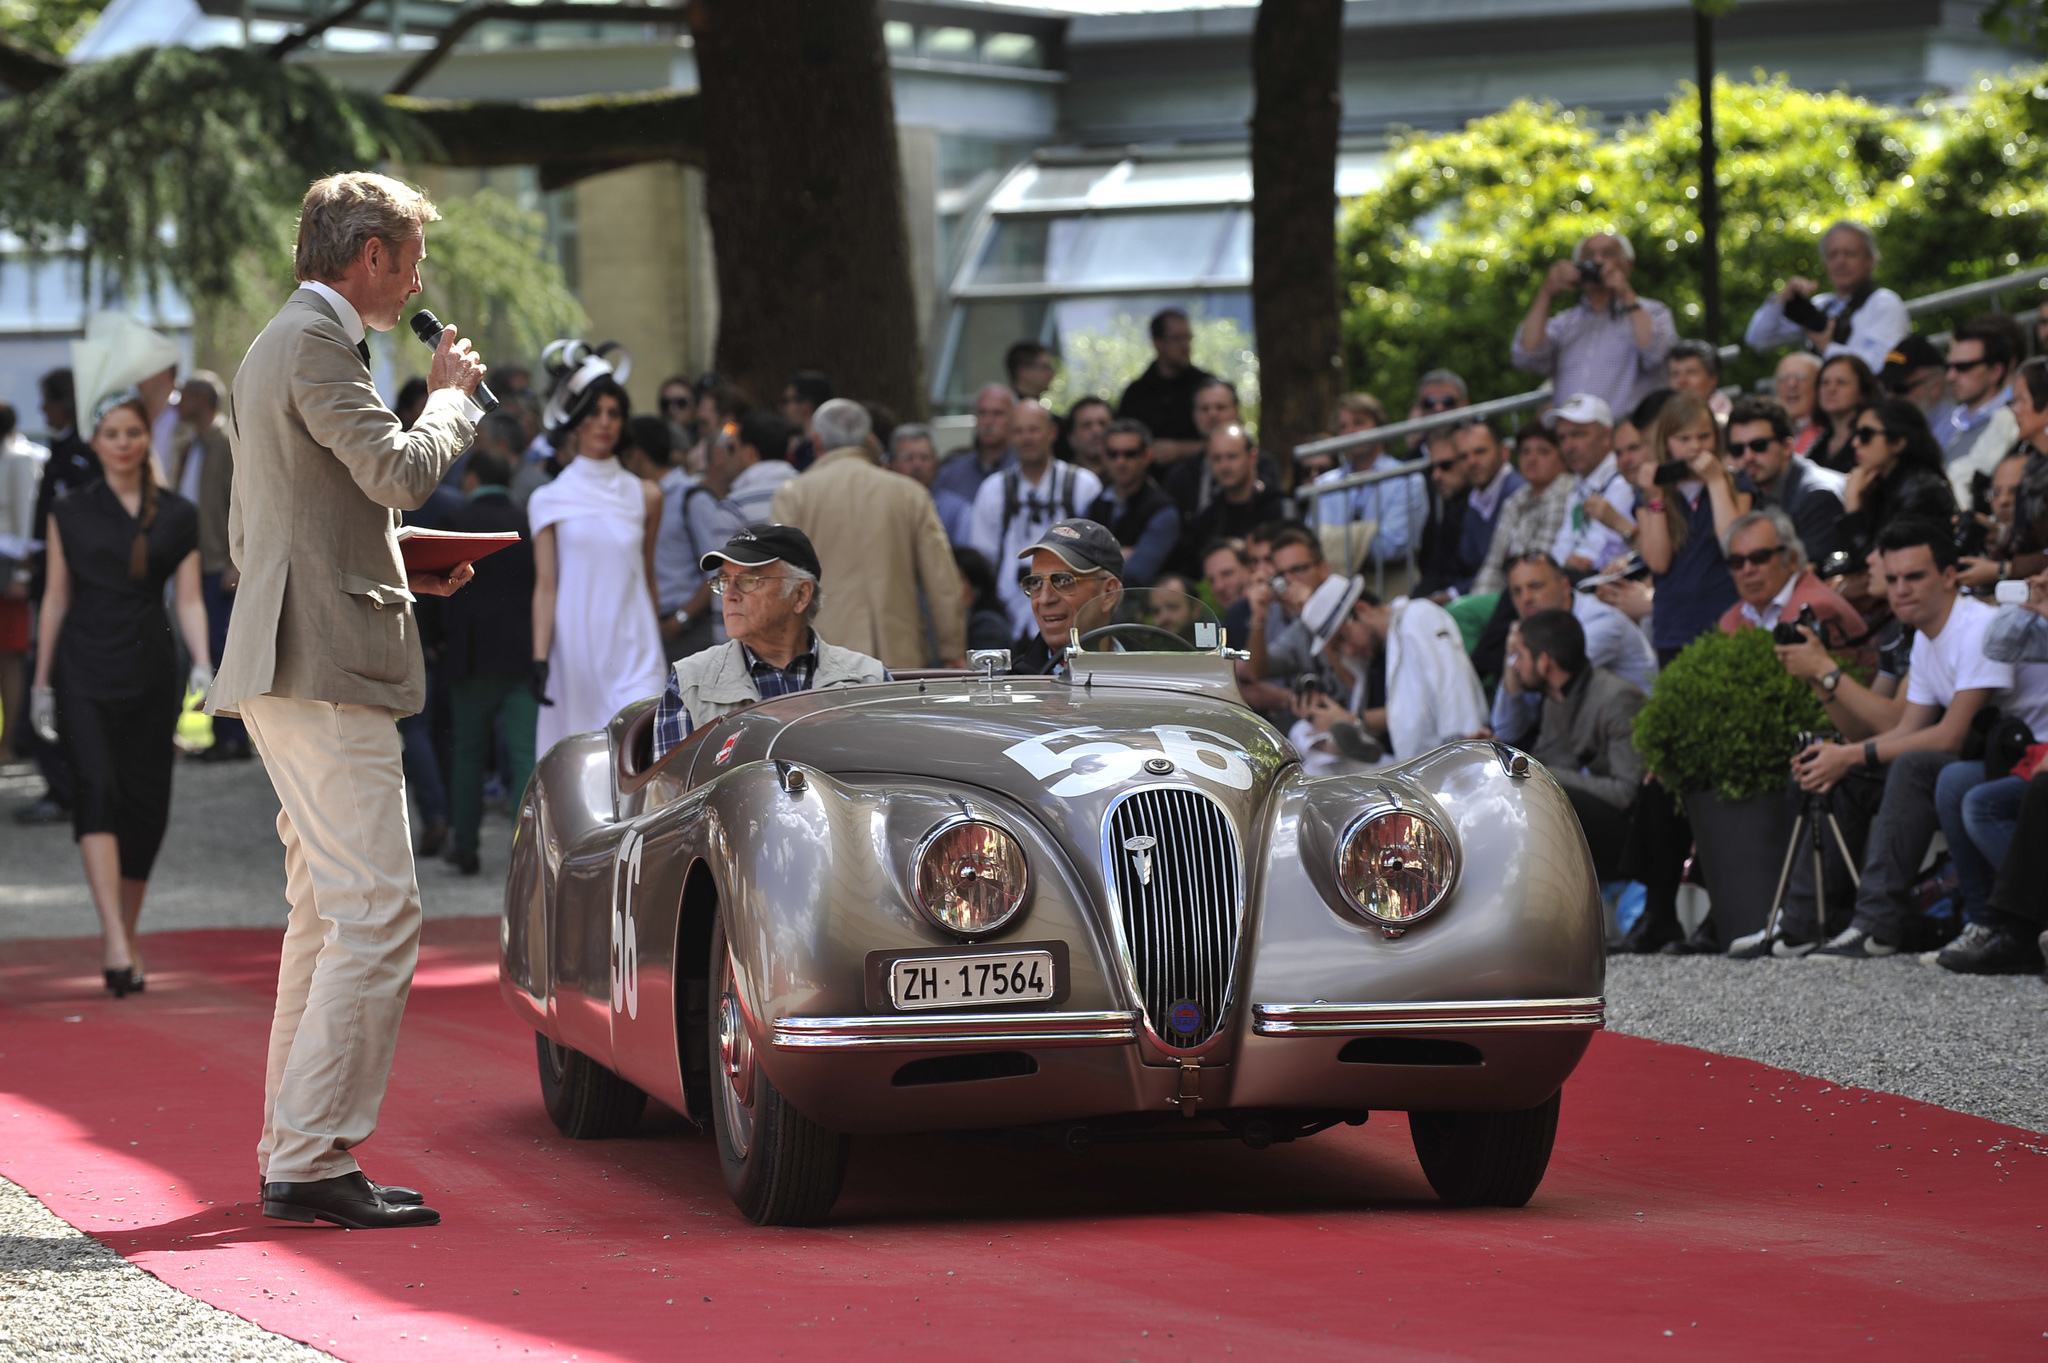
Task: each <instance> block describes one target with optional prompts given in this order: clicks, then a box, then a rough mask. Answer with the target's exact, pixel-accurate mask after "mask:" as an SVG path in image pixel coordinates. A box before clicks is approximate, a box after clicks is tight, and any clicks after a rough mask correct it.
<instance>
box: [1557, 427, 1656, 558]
mask: <svg viewBox="0 0 2048 1363" xmlns="http://www.w3.org/2000/svg"><path fill="white" fill-rule="evenodd" d="M1588 497H1605V498H1606V499H1607V503H1608V505H1610V506H1612V507H1613V508H1614V509H1615V510H1616V511H1619V512H1620V513H1621V514H1622V515H1624V516H1626V515H1628V514H1629V513H1630V512H1631V511H1633V510H1635V505H1636V493H1635V489H1634V488H1632V487H1630V486H1629V482H1628V479H1626V478H1624V477H1622V476H1621V468H1620V466H1619V465H1618V464H1617V463H1616V462H1615V458H1614V452H1613V451H1612V450H1609V451H1608V453H1607V457H1606V458H1604V459H1602V460H1601V461H1600V462H1599V463H1598V464H1596V465H1595V466H1594V468H1593V471H1592V472H1591V473H1588V474H1583V475H1580V474H1574V475H1573V477H1572V495H1571V497H1570V499H1569V500H1568V501H1566V503H1565V513H1564V525H1563V526H1562V527H1560V528H1559V530H1558V532H1557V538H1556V539H1555V540H1553V541H1551V545H1550V556H1551V557H1552V558H1554V559H1556V560H1557V561H1558V562H1559V563H1563V562H1564V561H1565V560H1567V559H1570V558H1573V557H1577V558H1583V559H1585V560H1586V561H1587V562H1588V563H1590V564H1592V565H1593V566H1594V568H1596V569H1598V568H1604V567H1606V566H1607V565H1608V564H1609V563H1612V562H1613V561H1614V560H1615V559H1617V558H1620V557H1621V556H1622V555H1623V554H1625V553H1627V552H1628V541H1627V540H1625V539H1623V538H1622V537H1621V536H1620V535H1619V534H1617V533H1615V531H1614V530H1612V529H1611V528H1609V527H1608V526H1605V525H1602V524H1601V523H1600V522H1599V521H1596V520H1594V519H1593V518H1592V517H1591V516H1588V515H1587V514H1586V510H1585V507H1586V499H1587V498H1588Z"/></svg>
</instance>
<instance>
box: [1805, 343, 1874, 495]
mask: <svg viewBox="0 0 2048 1363" xmlns="http://www.w3.org/2000/svg"><path fill="white" fill-rule="evenodd" d="M1882 401H1884V389H1883V388H1882V387H1881V386H1880V385H1879V384H1878V381H1877V375H1875V374H1873V373H1871V372H1870V366H1869V365H1867V364H1865V363H1863V361H1862V359H1861V358H1860V357H1858V356H1855V355H1850V354H1847V353H1844V354H1840V355H1830V356H1829V357H1828V358H1827V361H1826V362H1825V363H1824V364H1822V365H1821V367H1820V376H1819V378H1818V380H1817V381H1816V383H1815V385H1814V400H1813V424H1814V425H1815V426H1816V427H1817V428H1819V431H1820V434H1819V435H1817V436H1815V437H1814V441H1813V444H1812V445H1810V446H1809V447H1808V448H1807V451H1806V457H1807V458H1809V459H1811V460H1812V461H1813V462H1814V463H1816V464H1819V465H1820V466H1821V467H1822V468H1824V469H1832V470H1834V471H1835V472H1836V473H1847V472H1849V470H1851V469H1853V468H1855V467H1856V439H1855V433H1856V414H1857V413H1859V412H1861V411H1862V410H1863V409H1864V408H1866V407H1875V406H1876V405H1877V404H1878V403H1880V402H1882Z"/></svg>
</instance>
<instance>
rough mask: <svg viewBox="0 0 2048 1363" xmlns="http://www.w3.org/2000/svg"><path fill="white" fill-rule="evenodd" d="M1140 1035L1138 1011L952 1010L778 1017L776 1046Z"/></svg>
mask: <svg viewBox="0 0 2048 1363" xmlns="http://www.w3.org/2000/svg"><path fill="white" fill-rule="evenodd" d="M1137 1039H1138V1015H1137V1014H1136V1013H1132V1012H1103V1013H953V1014H950V1015H944V1014H942V1015H920V1016H913V1017H851V1018H779V1019H777V1020H776V1023H775V1029H774V1032H773V1034H772V1041H771V1044H772V1045H773V1046H774V1047H775V1048H776V1049H777V1050H784V1051H807V1050H864V1051H909V1050H929V1049H931V1048H933V1047H976V1046H1030V1047H1033V1048H1038V1047H1045V1046H1125V1045H1131V1044H1134V1043H1135V1042H1136V1041H1137Z"/></svg>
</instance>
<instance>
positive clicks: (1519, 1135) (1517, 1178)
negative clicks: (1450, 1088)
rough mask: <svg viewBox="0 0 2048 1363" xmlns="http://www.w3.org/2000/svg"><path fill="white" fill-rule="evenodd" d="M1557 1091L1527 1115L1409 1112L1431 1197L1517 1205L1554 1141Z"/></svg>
mask: <svg viewBox="0 0 2048 1363" xmlns="http://www.w3.org/2000/svg"><path fill="white" fill-rule="evenodd" d="M1563 1096H1564V1093H1563V1090H1559V1091H1558V1092H1556V1093H1553V1094H1551V1095H1550V1100H1549V1101H1548V1102H1545V1103H1543V1104H1541V1105H1539V1106H1537V1107H1532V1108H1530V1109H1529V1110H1528V1111H1527V1112H1411V1113H1409V1114H1408V1135H1409V1137H1410V1139H1412V1140H1413V1141H1414V1142H1415V1157H1416V1158H1417V1159H1419V1160H1421V1161H1422V1172H1423V1173H1424V1174H1425V1175H1426V1176H1427V1177H1428V1178H1429V1186H1430V1187H1432V1188H1434V1189H1436V1195H1437V1196H1438V1197H1440V1198H1442V1199H1443V1200H1444V1201H1445V1202H1447V1203H1449V1204H1450V1205H1451V1206H1453V1207H1521V1206H1526V1205H1527V1204H1528V1201H1529V1199H1530V1198H1532V1197H1534V1196H1535V1195H1536V1185H1537V1184H1539V1183H1541V1182H1543V1171H1544V1170H1545V1169H1547V1168H1549V1167H1550V1147H1551V1146H1552V1145H1553V1144H1554V1143H1555V1142H1556V1140H1557V1110H1558V1105H1559V1100H1560V1099H1561V1098H1562V1097H1563Z"/></svg>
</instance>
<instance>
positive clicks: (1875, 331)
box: [1742, 289, 1913, 374]
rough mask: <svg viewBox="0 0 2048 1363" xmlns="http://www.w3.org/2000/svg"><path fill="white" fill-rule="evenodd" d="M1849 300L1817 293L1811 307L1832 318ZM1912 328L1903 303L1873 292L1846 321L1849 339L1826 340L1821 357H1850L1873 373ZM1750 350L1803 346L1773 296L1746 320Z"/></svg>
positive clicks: (1798, 330) (1895, 297)
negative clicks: (1826, 343) (1847, 322)
mask: <svg viewBox="0 0 2048 1363" xmlns="http://www.w3.org/2000/svg"><path fill="white" fill-rule="evenodd" d="M1848 303H1849V300H1848V299H1846V298H1844V297H1842V295H1840V294H1838V293H1817V294H1815V295H1814V296H1813V305H1814V307H1816V308H1818V309H1819V310H1820V312H1821V314H1822V315H1823V316H1826V317H1834V316H1836V315H1838V314H1839V313H1840V312H1841V311H1842V309H1843V308H1844V307H1846V306H1848ZM1912 329H1913V319H1912V318H1911V317H1908V316H1907V315H1906V304H1905V300H1904V299H1902V298H1900V297H1899V296H1898V295H1897V294H1895V293H1893V292H1892V291H1891V290H1890V289H1873V290H1872V291H1871V294H1870V297H1868V298H1866V299H1864V300H1863V306H1862V307H1860V308H1858V309H1856V315H1855V316H1854V317H1852V318H1850V319H1849V339H1848V340H1846V341H1830V342H1829V343H1828V348H1827V349H1826V350H1825V351H1823V352H1822V354H1823V356H1826V357H1833V356H1836V355H1854V356H1856V357H1857V358H1858V359H1860V360H1862V361H1863V363H1865V364H1867V365H1869V366H1870V372H1871V373H1873V374H1875V373H1877V372H1878V371H1880V370H1882V369H1883V368H1884V357H1885V356H1886V355H1889V354H1890V353H1891V350H1892V347H1893V346H1895V345H1897V344H1898V343H1899V342H1900V341H1903V340H1905V339H1906V333H1907V332H1909V331H1911V330H1912ZM1742 339H1743V340H1745V341H1747V342H1748V343H1749V347H1750V349H1752V350H1770V349H1773V348H1775V347H1777V346H1787V345H1796V346H1803V345H1805V344H1806V343H1807V335H1806V332H1805V331H1804V330H1803V329H1802V328H1801V327H1800V325H1799V324H1798V323H1797V322H1794V321H1793V320H1791V319H1790V318H1788V317H1787V316H1785V305H1784V304H1783V303H1780V302H1779V301H1778V300H1777V299H1776V298H1775V297H1772V298H1766V299H1765V300H1764V301H1763V305H1762V306H1761V307H1759V308H1758V309H1757V310H1756V312H1755V314H1754V315H1752V316H1751V317H1750V319H1749V330H1748V331H1747V332H1746V333H1745V334H1744V335H1743V338H1742Z"/></svg>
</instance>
